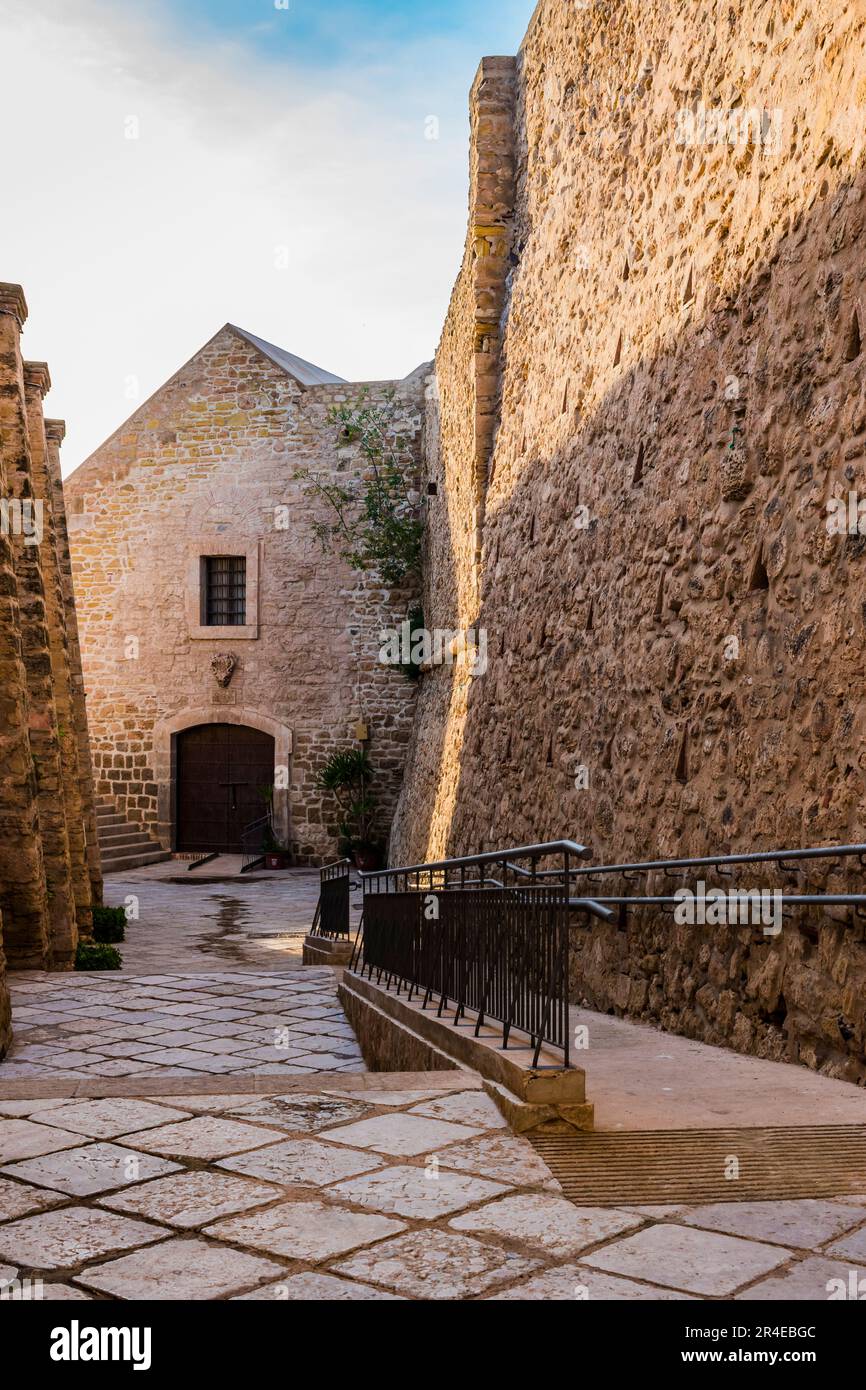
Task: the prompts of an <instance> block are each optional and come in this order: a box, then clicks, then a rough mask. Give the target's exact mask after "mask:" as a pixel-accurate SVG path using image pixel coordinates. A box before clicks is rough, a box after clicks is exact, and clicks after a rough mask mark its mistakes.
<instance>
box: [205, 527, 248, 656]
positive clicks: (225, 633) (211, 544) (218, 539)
mask: <svg viewBox="0 0 866 1390" xmlns="http://www.w3.org/2000/svg"><path fill="white" fill-rule="evenodd" d="M261 547H262V542H261V541H260V540H256V541H249V542H247V543H245V542H244V540H243V539H241V538H238V537H237V536H235V537H233V538H229V537H227V536H224V535H222V534H218V535H215V534H214V533H213V532H212V531H211V532H203V533H202V534H201V535H199V536H197V537H194V538H192V539H190V540H189V542H188V548H187V573H186V612H187V621H188V624H189V636H190V640H191V641H194V642H221V643H226V642H243V641H254V640H255V639H256V638H257V637H258V636H259V574H260V570H261ZM223 555H225V556H231V557H232V558H235V559H243V560H245V561H246V611H245V613H244V618H245V621H244V622H243V623H219V624H214V623H206V622H205V621H204V619H205V617H206V613H205V603H206V592H205V583H204V579H205V569H206V566H205V563H204V562H205V560H209V559H216V558H218V557H220V556H223Z"/></svg>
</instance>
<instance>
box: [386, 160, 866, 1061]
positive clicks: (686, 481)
mask: <svg viewBox="0 0 866 1390" xmlns="http://www.w3.org/2000/svg"><path fill="white" fill-rule="evenodd" d="M864 191H866V176H864V173H863V171H862V169H861V170H859V171H858V173H857V175H856V177H855V178H853V179H852V180H850V181H849V182H847V183H844V184H842V185H841V186H840V187H839V188H838V189H834V190H831V189H830V188H829V186H828V185H827V183H826V182H825V184H824V186H823V188H822V192H821V196H820V197H819V199H818V201H817V203H816V204H815V206H814V208H813V209H812V211H811V212H809V213H808V214H807V215H806V214H801V215H800V216H799V217H797V218H796V219H794V220H793V225H791V226H790V229H789V230H788V232H787V234H786V235H784V236H783V237H782V238H781V239H780V240H779V242H778V243H777V244H775V245H773V246H772V247H771V248H770V249H769V250H768V252H767V254H766V255H765V257H764V258H763V259H762V260H761V262H760V263H759V264H757V265H756V266H755V267H754V268H753V270H752V272H751V273H750V274H749V276H748V277H747V278H746V279H745V280H744V281H743V282H742V283H741V284H740V285H739V287H738V289H737V291H736V293H733V294H731V295H730V296H728V297H727V298H718V299H717V300H716V302H715V303H713V304H712V305H711V307H710V308H709V310H708V311H707V312H706V313H705V314H704V315H703V316H702V317H701V318H700V319H697V318H696V317H695V316H694V299H693V296H692V297H690V299H689V300H688V302H687V303H685V304H684V305H683V312H682V323H681V327H680V330H679V332H678V334H677V336H676V337H675V338H673V339H672V340H670V342H669V344H668V345H666V346H667V350H666V351H664V352H663V353H661V354H659V355H658V356H656V357H654V358H652V359H642V360H640V361H639V362H636V363H634V364H633V365H626V369H625V370H624V371H623V370H622V367H621V365H620V359H621V357H622V355H623V345H622V340H621V339H618V341H617V344H616V349H614V345H613V343H612V342H611V354H612V356H611V363H610V367H611V370H612V371H613V370H614V368H615V377H614V380H613V382H612V384H611V386H610V388H609V389H608V391H607V393H606V395H605V396H604V398H603V400H602V401H601V403H600V404H599V406H598V407H597V408H596V409H594V410H593V411H592V413H591V414H588V415H584V414H582V410H581V406H580V404H579V403H578V404H577V405H576V406H571V407H569V406H568V403H567V394H566V399H565V401H563V403H562V412H561V414H562V418H561V420H557V421H555V422H554V423H553V424H551V423H550V419H549V417H550V415H551V414H552V413H553V412H552V409H551V407H550V402H549V401H547V402H545V405H546V407H547V415H548V419H547V421H546V422H545V423H546V428H545V429H544V434H545V435H546V437H547V438H548V439H549V438H551V437H552V438H553V439H554V447H553V448H548V449H546V450H545V451H544V452H543V453H542V452H539V453H537V454H534V453H533V451H532V449H531V447H530V449H529V450H528V451H526V450H525V442H524V443H523V444H522V443H521V436H522V433H523V429H524V427H525V426H524V425H523V424H522V423H521V419H520V416H521V413H522V412H521V404H522V402H521V396H520V390H519V388H518V387H517V386H515V384H514V382H513V381H512V380H510V379H509V377H508V375H507V373H506V382H505V397H504V399H505V405H504V412H503V418H502V421H501V423H500V428H499V434H498V438H497V444H496V452H495V459H494V473H493V479H492V483H491V485H490V487H489V490H488V499H487V521H486V527H485V537H484V571H483V577H482V586H483V587H482V602H481V609H480V614H479V618H478V622H479V625H480V626H481V627H482V628H484V629H485V630H486V632H487V641H488V652H489V667H488V670H487V673H486V675H484V676H483V677H482V678H478V679H475V680H473V681H470V682H469V685H468V691H467V704H466V716H465V728H464V730H463V737H462V741H461V744H460V746H459V747H455V746H451V745H449V742H448V720H447V718H446V711H447V710H448V709H449V708H450V707H452V706H453V700H454V694H455V672H454V671H453V670H447V669H443V670H439V671H437V672H436V673H435V674H431V675H429V676H426V677H425V678H424V681H423V687H422V692H421V699H420V704H419V728H418V730H417V731H416V737H415V744H414V747H413V757H412V761H411V763H410V772H409V776H408V779H407V788H406V792H405V793H404V797H405V806H406V808H407V811H409V810H411V820H412V824H411V828H410V832H409V835H408V837H407V839H406V841H405V842H404V844H405V847H407V848H408V849H409V850H410V852H414V853H416V854H418V855H419V857H422V858H423V857H424V849H423V846H424V845H425V844H427V843H429V839H430V833H431V827H432V825H433V820H434V806H435V805H436V801H437V797H438V802H439V804H440V805H441V803H442V796H441V785H442V784H443V783H448V782H449V781H450V782H452V783H453V787H452V790H451V791H450V792H449V796H448V798H447V800H448V803H449V805H450V806H451V808H452V810H451V816H450V821H449V823H448V825H447V826H446V827H442V828H441V829H442V832H443V833H441V834H440V847H439V848H438V850H437V852H438V853H441V852H443V851H445V852H447V853H452V854H457V853H466V852H469V851H474V850H476V849H477V848H478V847H479V846H484V847H487V848H490V847H496V846H505V845H513V844H520V843H525V842H532V841H537V840H544V839H547V838H556V837H557V836H559V835H561V834H568V835H570V836H571V837H573V838H575V839H578V840H583V841H584V842H586V843H589V844H590V845H591V846H592V847H593V850H594V853H595V857H596V858H597V859H598V860H600V861H603V860H604V859H607V860H608V861H610V860H613V861H614V862H616V861H617V860H621V859H632V858H633V859H641V858H656V857H659V856H662V855H666V854H677V855H686V854H700V853H704V852H706V851H708V850H717V851H719V852H726V851H728V852H736V851H738V850H748V849H751V848H760V847H764V848H767V847H773V846H775V845H779V844H781V845H784V846H788V845H790V846H796V845H800V844H810V843H811V844H815V843H820V842H823V843H833V842H834V841H835V842H839V841H843V840H852V839H857V840H859V839H862V838H863V829H864V824H863V821H864V818H863V813H862V809H861V807H862V804H863V800H864V792H866V786H864V747H866V706H864V704H863V702H862V700H860V698H859V690H860V684H861V681H862V652H863V643H864V637H866V568H864V567H866V539H864V536H861V535H860V534H859V533H858V532H857V527H856V499H855V511H854V513H853V515H854V517H855V525H854V533H853V534H850V533H846V534H839V535H834V534H831V530H830V528H828V512H827V499H828V497H829V496H830V495H831V494H833V493H838V494H840V495H844V496H845V498H846V500H847V494H848V492H849V490H856V487H857V484H858V482H859V483H860V486H861V487H863V486H866V484H864V479H863V470H864V462H866V386H864V373H863V366H864V362H866V354H864V353H863V351H862V349H861V343H860V333H861V328H862V329H864V330H866V320H863V319H862V317H861V315H862V312H863V310H862V306H861V300H860V299H859V292H860V283H861V278H862V277H861V271H860V268H859V264H858V256H860V255H861V254H862V253H861V251H860V250H859V247H860V244H861V242H860V233H861V225H862V211H861V205H862V199H863V193H864ZM688 288H689V290H690V291H692V290H693V288H694V287H693V286H691V285H690V286H689V287H688ZM684 293H685V291H684ZM613 336H616V335H613ZM522 351H523V353H524V356H525V355H526V354H527V353H528V352H530V353H531V351H532V344H531V343H529V344H526V343H525V342H524V343H523V344H522ZM614 353H615V355H614ZM741 363H747V364H748V366H747V369H746V370H743V372H742V375H741V376H740V378H739V380H737V379H736V378H734V377H732V375H731V373H732V364H736V365H739V364H741ZM564 370H566V368H565V367H564ZM562 394H563V393H562V391H561V390H560V391H559V392H558V395H557V412H558V411H559V405H560V399H559V398H560V397H561V396H562ZM508 479H511V480H512V481H511V482H509V481H508ZM864 510H866V509H864ZM850 515H852V513H851V509H850V506H848V507H847V510H846V512H845V516H846V517H849V516H850ZM448 525H449V536H451V535H452V530H451V528H452V527H453V522H452V521H451V520H449V523H448ZM864 531H866V525H864ZM454 551H455V548H454V545H453V543H452V544H451V546H450V562H451V563H452V564H454V563H455V559H454ZM440 559H441V553H440ZM437 759H438V769H437V768H436V766H435V763H436V760H437ZM401 847H403V846H401ZM402 862H406V859H405V857H404V859H403V861H402ZM837 881H838V880H837ZM738 886H744V887H760V886H762V885H761V884H760V883H757V882H755V883H751V882H749V883H743V884H742V885H738ZM837 891H841V888H837ZM849 891H850V885H849ZM721 930H722V932H723V933H724V936H723V937H720V936H719V929H716V930H715V931H713V929H704V930H701V929H696V928H674V927H673V926H672V925H671V923H670V921H669V920H668V919H665V920H664V921H661V922H660V921H650V920H646V921H641V922H640V923H636V924H632V925H630V927H629V931H628V933H618V932H617V931H616V930H615V929H608V928H597V927H596V928H594V929H593V933H592V936H591V937H590V938H587V937H583V938H582V939H583V940H584V941H585V943H586V944H585V946H584V949H583V950H582V952H581V953H580V966H579V970H578V973H577V975H576V978H575V980H574V992H575V997H578V998H586V999H587V1000H588V1001H589V1002H590V1003H592V1004H593V1005H594V1006H596V1007H600V1008H609V1009H612V1010H615V1011H617V1012H628V1013H631V1014H633V1015H636V1016H639V1017H646V1018H649V1019H652V1020H654V1021H658V1022H661V1023H662V1024H663V1026H665V1027H666V1028H669V1029H671V1030H673V1031H677V1032H682V1033H685V1034H686V1035H688V1036H692V1037H696V1038H702V1039H705V1040H707V1041H715V1042H725V1043H728V1044H731V1045H733V1046H735V1047H737V1048H739V1049H740V1050H743V1051H748V1052H756V1053H758V1054H760V1055H766V1056H787V1057H789V1058H791V1059H793V1060H800V1061H802V1062H805V1063H806V1064H807V1065H810V1066H812V1067H821V1068H824V1069H827V1070H829V1071H832V1072H834V1073H835V1074H837V1075H845V1076H847V1077H849V1078H850V1079H858V1080H862V1079H863V1078H864V1076H866V1067H864V1065H863V1062H862V1054H863V1050H864V1042H866V1031H864V1030H866V988H864V985H866V949H864V945H863V942H862V940H857V941H855V940H854V933H853V932H852V929H850V928H849V927H846V926H844V925H843V924H841V923H835V922H832V921H830V920H829V919H828V918H827V917H822V918H821V919H820V920H816V921H814V922H812V923H810V924H809V923H802V924H799V925H788V926H786V928H785V932H784V934H783V937H782V938H781V940H780V941H779V942H778V943H772V944H771V943H769V942H768V941H766V940H765V941H762V942H761V943H760V944H758V945H755V944H754V943H752V942H751V940H750V935H751V934H750V933H749V932H746V933H745V939H741V936H742V933H741V934H740V935H738V933H737V931H736V929H730V928H725V929H721Z"/></svg>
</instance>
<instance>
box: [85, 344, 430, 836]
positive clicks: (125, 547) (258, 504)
mask: <svg viewBox="0 0 866 1390" xmlns="http://www.w3.org/2000/svg"><path fill="white" fill-rule="evenodd" d="M425 374H426V373H425V371H424V370H422V369H419V371H418V372H417V373H415V374H413V375H412V376H410V377H408V378H407V379H406V380H405V381H400V382H374V383H370V384H368V385H366V386H365V387H364V388H363V390H364V391H365V393H366V394H365V399H366V401H367V403H368V404H375V403H378V404H382V403H383V402H385V400H386V398H387V397H388V396H389V395H390V393H391V392H392V391H393V392H394V393H395V400H396V404H397V411H398V414H397V417H396V418H397V420H398V421H399V422H402V424H403V425H404V426H405V431H406V434H407V435H408V437H410V438H411V439H413V440H414V447H415V448H416V450H418V451H420V439H421V433H420V432H421V416H422V403H423V395H424V377H425ZM361 391H362V387H360V386H358V385H352V384H349V383H345V384H339V385H336V384H326V385H313V386H302V385H301V384H300V383H299V382H298V381H297V380H295V379H294V378H293V377H292V376H291V375H290V374H289V373H287V372H286V371H284V370H283V369H282V368H281V367H280V366H278V365H276V364H275V363H274V362H273V361H272V360H271V359H270V358H268V357H267V356H265V355H263V354H262V353H261V352H260V351H259V350H258V349H257V348H256V347H255V346H254V345H253V344H251V343H250V342H249V341H248V340H247V338H246V337H244V336H243V335H242V334H240V333H239V332H237V331H235V330H234V329H233V328H232V327H230V326H226V327H225V328H224V329H222V330H220V332H219V333H218V334H216V336H215V337H214V338H213V339H212V340H211V342H210V343H208V344H207V345H206V346H205V347H204V348H203V349H202V350H201V351H200V352H199V353H197V354H196V355H195V357H193V358H192V360H191V361H190V362H189V363H187V364H186V366H185V367H183V368H182V369H181V370H180V371H179V372H178V373H177V374H176V375H175V376H174V377H173V378H172V379H171V380H170V381H169V382H168V383H166V385H165V386H164V387H162V388H160V390H159V391H158V392H157V393H156V395H155V396H154V397H153V398H152V399H151V400H150V401H148V402H147V403H146V404H145V405H143V406H142V407H141V408H140V409H139V410H137V411H136V412H135V413H134V414H133V416H132V417H131V418H130V419H129V420H128V421H127V422H126V424H125V425H123V426H122V427H121V428H120V429H119V430H118V431H117V432H116V434H114V435H113V436H112V438H111V439H110V440H108V442H107V443H106V444H104V445H103V446H102V447H101V448H100V449H98V450H97V451H96V453H95V454H93V455H92V456H91V458H90V459H88V460H87V462H85V463H84V464H82V466H81V467H80V468H79V469H78V470H77V471H76V472H75V473H74V474H73V475H72V477H71V478H69V479H68V480H67V484H66V487H67V494H68V496H69V498H70V504H69V510H70V526H71V528H72V550H73V563H74V567H75V577H76V586H77V589H78V591H79V620H80V623H81V633H82V646H83V653H84V669H85V678H86V681H87V689H88V708H89V712H90V721H91V730H92V737H93V759H94V768H95V776H96V786H97V791H98V792H99V793H100V794H103V795H107V796H111V797H113V798H114V800H115V803H116V805H117V807H118V809H119V810H120V811H121V812H122V813H123V814H124V815H126V816H127V817H128V818H130V819H131V820H134V821H138V822H140V823H142V824H144V825H146V826H148V827H150V828H152V829H153V830H154V831H155V832H156V833H157V834H158V835H159V837H160V839H161V841H162V843H163V845H164V846H165V847H166V848H168V849H173V848H175V821H176V816H175V808H174V806H173V752H172V747H173V745H172V740H173V737H174V736H175V735H177V733H178V732H180V731H182V730H183V729H185V728H188V727H191V726H193V725H197V724H206V723H214V722H217V723H218V722H223V721H225V722H233V723H239V724H247V725H251V726H253V727H256V728H260V729H262V730H264V731H265V732H267V733H271V734H273V735H274V737H275V743H276V765H277V766H278V767H283V766H286V767H288V769H289V772H290V785H289V786H288V787H286V786H285V782H282V784H279V783H278V786H277V790H276V792H275V802H274V805H275V812H276V824H277V829H278V830H279V831H280V832H281V833H282V834H284V835H286V836H287V837H288V838H289V839H291V840H293V841H295V842H296V843H297V844H298V845H299V852H300V855H301V857H302V859H304V860H305V861H311V862H318V861H319V860H321V859H323V858H325V859H327V858H332V857H333V855H334V851H335V821H336V820H337V815H336V807H335V803H334V802H333V800H332V799H331V798H330V797H328V796H327V795H326V794H325V793H323V792H322V791H321V790H320V789H319V787H318V786H317V777H318V773H319V770H320V768H321V766H322V763H323V762H324V760H325V759H326V758H327V757H328V756H329V755H330V754H331V753H332V752H334V751H335V750H336V749H338V748H345V747H349V746H353V745H355V739H356V729H357V725H358V724H359V723H365V724H366V726H367V730H368V733H369V742H368V744H367V747H368V749H369V753H370V758H371V762H372V764H373V767H374V771H375V775H376V784H375V793H376V795H377V797H378V801H379V806H380V811H381V816H382V820H383V822H384V823H385V825H387V824H388V823H389V822H390V818H391V814H392V812H393V808H394V805H395V802H396V798H397V794H398V791H399V787H400V783H401V778H402V771H403V765H404V761H405V752H406V746H407V744H408V740H409V734H410V729H411V723H412V710H413V704H414V698H415V689H414V686H413V685H412V684H411V683H410V682H408V681H407V680H406V678H405V676H404V675H403V674H402V672H401V671H400V670H399V669H397V668H395V667H386V666H383V665H382V664H381V663H380V662H379V661H378V654H379V648H380V645H381V643H380V641H379V633H380V630H381V629H384V628H390V627H393V626H399V624H400V622H401V621H402V620H403V619H404V618H405V617H406V614H407V611H408V608H409V606H410V602H411V595H410V594H408V593H403V592H400V591H396V590H394V591H392V590H387V589H384V588H383V587H382V586H381V585H379V584H377V583H375V582H373V581H372V580H370V579H367V578H366V577H359V575H358V574H357V573H355V572H353V571H352V570H351V569H350V568H349V567H348V565H346V564H344V563H343V562H342V561H341V560H339V559H338V558H336V557H326V556H325V555H323V554H322V550H321V547H320V544H319V541H318V539H317V537H316V534H315V532H314V529H313V523H314V522H315V521H317V520H318V521H322V520H324V519H325V516H326V510H325V507H324V505H323V504H322V503H321V502H319V501H316V500H313V499H311V498H310V497H309V496H307V495H306V493H305V489H304V486H303V485H302V484H301V483H300V482H297V481H295V480H294V475H295V472H296V470H297V469H298V468H301V467H307V468H312V469H313V470H314V471H316V472H321V473H322V474H323V475H327V477H328V478H329V479H330V480H331V481H333V482H338V481H339V482H345V481H346V480H347V479H349V478H351V477H357V476H359V475H360V472H361V470H362V466H363V464H362V460H361V459H360V455H359V452H358V446H357V445H356V444H353V443H347V444H346V445H345V446H343V447H340V446H339V444H338V441H337V429H336V427H335V425H334V424H333V423H332V422H331V421H330V420H329V412H330V410H331V409H332V408H333V407H336V406H339V405H341V404H345V403H354V402H356V401H358V399H359V397H360V393H361ZM219 553H227V554H245V555H246V557H247V583H248V591H247V599H248V614H247V619H248V625H247V626H246V627H245V628H243V629H236V628H232V627H222V628H219V629H216V628H207V627H201V626H200V625H199V569H198V565H199V557H200V556H201V555H208V554H219ZM218 654H230V655H232V656H234V657H235V659H236V662H237V665H236V668H235V671H234V674H233V675H232V677H231V680H230V683H229V684H228V686H226V687H224V688H223V687H221V686H220V685H219V684H218V683H217V680H216V679H215V676H214V672H213V670H212V669H211V661H212V659H213V657H214V656H215V655H218ZM262 810H263V811H264V806H263V807H262Z"/></svg>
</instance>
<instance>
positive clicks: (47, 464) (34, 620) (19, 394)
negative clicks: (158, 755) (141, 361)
mask: <svg viewBox="0 0 866 1390" xmlns="http://www.w3.org/2000/svg"><path fill="white" fill-rule="evenodd" d="M26 318H27V306H26V302H25V299H24V294H23V291H22V289H21V287H20V285H11V284H0V933H2V934H0V1055H2V1054H3V1052H4V1051H5V1049H6V1047H7V1046H8V1043H9V1039H10V1036H11V1021H10V1010H9V997H8V991H7V987H6V983H5V968H7V967H8V968H9V969H11V970H14V969H61V970H63V969H70V968H71V967H72V965H73V963H74V960H75V953H76V948H77V944H78V940H79V937H80V936H84V937H87V936H89V935H90V934H91V933H92V924H93V917H92V911H93V906H94V904H96V903H99V902H101V896H102V880H101V876H100V870H99V855H98V845H97V839H96V824H95V817H94V804H93V785H92V774H91V765H90V748H89V741H88V729H87V714H86V709H85V696H84V684H83V679H82V670H81V655H80V650H79V643H78V629H77V625H76V614H75V600H74V595H73V588H72V571H71V565H70V557H69V545H68V540H67V532H66V519H65V512H64V498H63V487H62V483H61V478H60V444H61V442H62V440H63V435H64V425H63V421H62V420H50V419H49V420H46V419H45V418H44V416H43V409H42V402H43V399H44V397H45V395H46V393H47V392H48V390H49V388H50V385H51V381H50V377H49V373H48V368H47V366H46V365H45V363H44V362H28V361H25V360H24V359H23V358H22V353H21V332H22V329H23V327H24V323H25V320H26Z"/></svg>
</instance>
